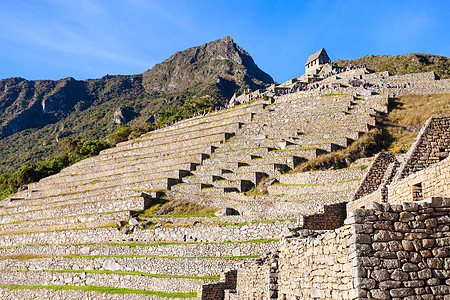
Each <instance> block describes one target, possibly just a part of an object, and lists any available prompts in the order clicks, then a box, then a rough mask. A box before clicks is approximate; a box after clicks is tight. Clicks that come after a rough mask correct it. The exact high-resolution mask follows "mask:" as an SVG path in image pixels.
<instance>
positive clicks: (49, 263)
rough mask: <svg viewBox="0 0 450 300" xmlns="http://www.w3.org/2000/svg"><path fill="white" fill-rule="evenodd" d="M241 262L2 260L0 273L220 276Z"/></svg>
mask: <svg viewBox="0 0 450 300" xmlns="http://www.w3.org/2000/svg"><path fill="white" fill-rule="evenodd" d="M242 261H243V260H242V259H239V258H221V257H217V258H214V257H211V258H192V257H191V258H188V257H186V258H165V257H139V256H135V257H101V256H100V257H97V256H87V257H43V258H30V259H1V260H0V270H2V271H5V272H6V271H10V272H14V271H17V270H25V271H27V270H30V271H35V270H100V271H101V270H112V269H111V268H112V267H113V269H114V270H120V271H131V272H142V273H150V274H170V275H197V276H208V275H219V274H220V273H221V272H223V271H226V270H229V269H235V268H236V267H237V266H238V265H239V264H241V263H242Z"/></svg>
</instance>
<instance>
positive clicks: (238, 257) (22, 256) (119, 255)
mask: <svg viewBox="0 0 450 300" xmlns="http://www.w3.org/2000/svg"><path fill="white" fill-rule="evenodd" d="M50 257H68V258H76V257H84V258H97V257H114V258H134V257H137V258H141V257H149V258H165V259H211V258H212V259H216V258H219V259H221V258H223V259H244V258H258V257H261V255H239V256H164V255H139V254H107V255H77V254H70V255H56V256H50V255H32V254H24V255H7V256H0V259H37V258H50Z"/></svg>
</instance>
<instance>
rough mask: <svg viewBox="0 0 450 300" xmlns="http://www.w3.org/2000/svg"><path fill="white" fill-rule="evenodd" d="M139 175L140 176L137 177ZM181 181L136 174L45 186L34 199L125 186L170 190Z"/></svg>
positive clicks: (36, 192) (33, 194)
mask: <svg viewBox="0 0 450 300" xmlns="http://www.w3.org/2000/svg"><path fill="white" fill-rule="evenodd" d="M136 175H138V176H136ZM180 181H181V180H180V179H179V178H171V177H165V176H162V177H158V176H156V175H153V174H150V175H143V174H139V173H138V172H136V174H130V175H129V176H126V177H121V178H117V179H114V180H105V181H97V180H95V181H94V182H92V183H89V182H84V183H83V184H81V185H75V186H70V185H69V186H67V187H61V188H55V189H48V188H46V186H43V187H42V188H40V189H39V190H37V191H35V192H34V193H32V197H33V198H43V197H51V196H56V195H61V194H82V193H89V192H92V191H94V192H95V191H97V190H101V189H107V188H116V189H120V188H121V187H124V186H134V185H135V186H141V185H142V188H148V189H166V190H168V189H170V187H171V186H172V185H174V184H176V183H179V182H180Z"/></svg>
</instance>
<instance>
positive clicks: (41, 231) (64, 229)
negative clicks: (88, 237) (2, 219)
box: [0, 224, 116, 236]
mask: <svg viewBox="0 0 450 300" xmlns="http://www.w3.org/2000/svg"><path fill="white" fill-rule="evenodd" d="M96 228H116V224H106V225H101V226H95V227H76V228H62V229H53V230H38V231H23V232H12V233H0V236H1V235H14V234H27V233H44V232H59V231H69V230H83V229H96Z"/></svg>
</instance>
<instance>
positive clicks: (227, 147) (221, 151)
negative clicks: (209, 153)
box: [214, 142, 275, 157]
mask: <svg viewBox="0 0 450 300" xmlns="http://www.w3.org/2000/svg"><path fill="white" fill-rule="evenodd" d="M272 150H275V148H269V147H254V148H244V147H239V142H236V143H234V142H233V143H231V142H227V143H224V144H223V145H221V146H220V147H219V148H217V149H216V150H215V152H214V154H215V155H214V156H216V155H230V156H233V155H242V154H249V155H256V156H261V157H263V156H265V155H268V153H270V151H272Z"/></svg>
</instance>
